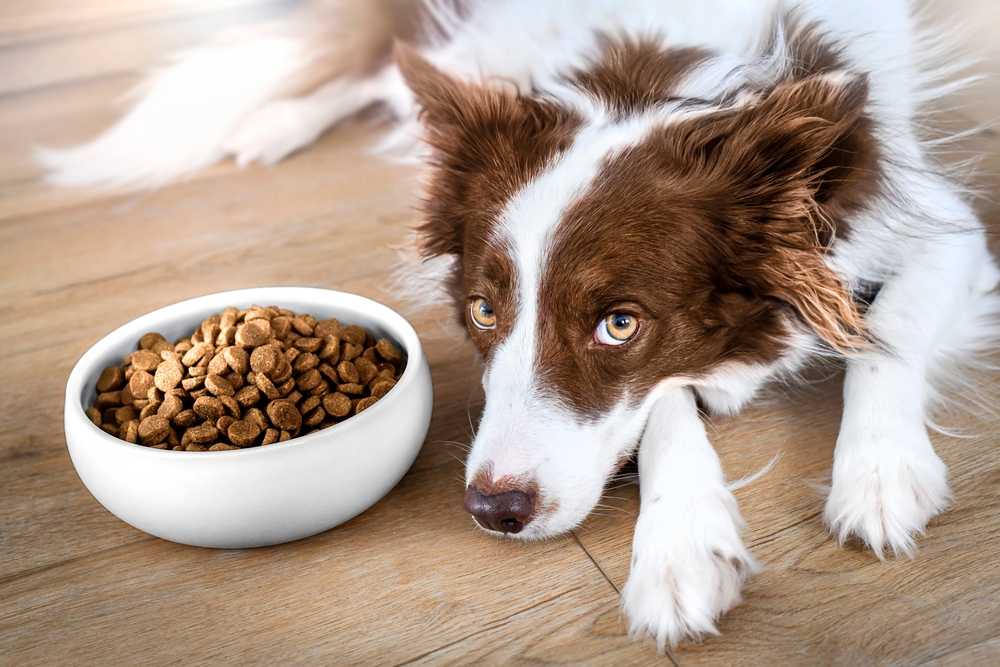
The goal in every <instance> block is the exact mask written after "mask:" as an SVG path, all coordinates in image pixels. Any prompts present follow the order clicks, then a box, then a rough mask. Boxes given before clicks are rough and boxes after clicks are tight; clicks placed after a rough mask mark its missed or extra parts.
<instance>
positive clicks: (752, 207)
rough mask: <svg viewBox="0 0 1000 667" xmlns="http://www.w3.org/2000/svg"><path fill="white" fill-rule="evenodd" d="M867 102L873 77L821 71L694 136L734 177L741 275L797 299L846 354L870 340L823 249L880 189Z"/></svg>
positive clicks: (757, 287)
mask: <svg viewBox="0 0 1000 667" xmlns="http://www.w3.org/2000/svg"><path fill="white" fill-rule="evenodd" d="M867 101H868V84H867V80H866V78H865V77H863V76H857V75H850V74H846V73H840V72H833V73H825V74H818V75H814V76H811V77H808V78H805V79H801V80H797V81H791V82H788V83H784V84H780V85H778V86H777V87H776V88H775V89H773V90H772V91H770V92H769V93H767V94H765V95H763V96H762V98H761V99H760V100H758V101H757V102H756V103H752V104H749V105H747V106H746V107H743V108H741V109H739V110H736V111H733V112H731V113H729V114H725V115H723V116H721V117H719V118H718V119H717V123H715V124H714V127H708V126H706V127H704V128H703V131H702V135H701V136H700V137H698V138H697V139H698V140H696V141H695V142H694V143H695V144H696V145H700V146H701V148H702V151H703V153H702V156H703V157H705V156H709V155H710V156H711V159H709V160H707V163H709V164H711V167H710V168H711V170H712V171H715V172H716V173H715V177H717V178H718V180H719V181H721V182H724V183H727V184H728V185H727V188H728V189H729V193H728V195H729V197H728V198H729V200H730V201H731V202H732V206H733V209H734V210H733V211H732V212H731V216H732V219H733V220H734V227H735V228H736V229H735V232H736V234H737V236H738V246H739V248H740V255H741V272H744V273H746V274H749V275H750V276H751V280H752V281H753V282H754V283H755V284H754V285H753V287H754V292H756V293H758V294H762V295H766V296H770V297H773V298H777V299H780V300H782V301H784V302H786V303H788V304H790V305H791V306H792V307H793V308H794V309H795V310H796V311H797V312H798V314H799V316H800V317H801V318H802V320H803V321H804V322H805V323H806V324H807V325H808V326H809V327H810V328H812V329H813V330H814V331H815V332H816V333H817V334H819V335H820V336H821V337H822V338H823V339H825V340H826V341H827V342H828V343H830V344H831V345H832V346H833V347H835V348H837V349H839V350H842V351H845V352H851V351H856V350H859V349H864V348H868V347H870V346H871V341H870V339H869V337H868V335H867V333H866V330H865V324H864V321H863V320H862V318H861V315H860V313H859V312H858V310H857V307H856V305H855V303H854V301H853V299H852V298H851V295H850V294H849V293H848V289H847V286H846V285H845V284H844V281H843V280H842V278H841V277H839V276H838V275H837V274H836V273H835V272H834V271H833V270H832V269H831V268H830V266H829V265H828V264H827V262H826V261H825V259H824V254H825V253H826V251H827V249H828V247H829V246H830V244H831V243H832V242H833V240H834V238H836V237H837V236H838V235H845V234H846V233H848V232H849V230H848V229H847V227H846V220H845V218H846V216H847V215H848V214H849V213H850V212H852V211H853V210H856V209H857V208H859V207H860V206H861V205H863V204H864V202H865V200H866V198H870V197H874V196H875V195H876V194H877V191H878V187H879V178H878V154H877V143H876V142H875V140H874V138H873V136H872V129H871V126H870V122H869V121H868V119H867V118H866V117H865V115H864V111H865V107H866V105H867ZM716 170H718V171H716ZM741 223H742V224H741ZM741 228H742V231H740V230H741Z"/></svg>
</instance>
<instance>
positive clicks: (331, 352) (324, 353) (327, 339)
mask: <svg viewBox="0 0 1000 667" xmlns="http://www.w3.org/2000/svg"><path fill="white" fill-rule="evenodd" d="M316 356H318V357H319V358H320V359H322V360H323V361H328V362H329V363H331V364H335V363H337V362H338V361H340V339H339V338H337V337H336V336H333V335H328V336H323V347H322V348H320V351H319V352H317V353H316Z"/></svg>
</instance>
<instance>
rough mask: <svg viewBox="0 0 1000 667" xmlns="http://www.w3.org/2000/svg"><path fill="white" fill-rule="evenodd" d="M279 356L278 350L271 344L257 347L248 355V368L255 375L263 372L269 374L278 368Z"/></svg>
mask: <svg viewBox="0 0 1000 667" xmlns="http://www.w3.org/2000/svg"><path fill="white" fill-rule="evenodd" d="M280 356H281V354H280V352H279V351H278V350H277V349H276V348H275V347H274V346H272V345H264V346H263V347H258V348H257V349H255V350H254V351H253V354H251V355H250V368H252V369H253V372H254V373H256V374H257V375H261V374H264V375H267V376H271V375H272V374H273V373H274V371H275V370H276V369H277V368H278V359H279V357H280Z"/></svg>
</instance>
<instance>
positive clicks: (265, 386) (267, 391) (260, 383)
mask: <svg viewBox="0 0 1000 667" xmlns="http://www.w3.org/2000/svg"><path fill="white" fill-rule="evenodd" d="M254 384H255V385H257V388H258V389H260V390H261V392H263V394H264V395H265V396H267V397H268V398H269V399H271V400H272V401H273V400H275V399H278V398H281V392H279V391H278V388H277V387H275V386H274V383H273V382H271V381H270V380H268V379H267V376H266V375H263V374H262V375H257V376H255V377H254Z"/></svg>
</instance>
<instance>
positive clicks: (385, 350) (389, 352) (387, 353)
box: [375, 338, 403, 364]
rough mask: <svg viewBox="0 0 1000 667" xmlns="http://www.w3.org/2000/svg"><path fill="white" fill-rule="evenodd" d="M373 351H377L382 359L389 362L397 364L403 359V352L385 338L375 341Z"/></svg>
mask: <svg viewBox="0 0 1000 667" xmlns="http://www.w3.org/2000/svg"><path fill="white" fill-rule="evenodd" d="M375 351H376V352H378V353H379V356H381V357H382V358H383V359H385V360H386V361H388V362H389V363H391V364H398V363H399V362H401V361H402V360H403V353H402V352H400V351H399V350H397V349H396V346H395V345H393V344H392V343H390V342H389V341H387V340H386V339H385V338H382V339H380V340H379V342H377V343H375Z"/></svg>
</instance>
